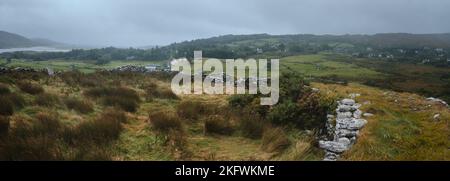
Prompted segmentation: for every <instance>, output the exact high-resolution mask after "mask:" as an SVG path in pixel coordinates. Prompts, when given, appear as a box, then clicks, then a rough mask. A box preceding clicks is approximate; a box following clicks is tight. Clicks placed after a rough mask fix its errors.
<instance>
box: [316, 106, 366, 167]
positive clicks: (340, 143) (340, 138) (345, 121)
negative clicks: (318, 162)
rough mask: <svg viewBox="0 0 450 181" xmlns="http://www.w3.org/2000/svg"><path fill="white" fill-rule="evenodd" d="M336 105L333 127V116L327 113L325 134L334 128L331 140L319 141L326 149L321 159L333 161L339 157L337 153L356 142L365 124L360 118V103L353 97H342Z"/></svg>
mask: <svg viewBox="0 0 450 181" xmlns="http://www.w3.org/2000/svg"><path fill="white" fill-rule="evenodd" d="M337 103H338V107H337V109H336V114H337V115H336V121H335V125H334V129H333V125H332V123H333V120H332V119H333V116H330V115H327V122H326V128H327V134H328V135H330V132H331V130H334V135H333V137H334V138H332V139H331V140H333V141H327V140H329V138H327V139H325V140H320V141H319V147H320V148H322V149H324V150H325V151H326V153H325V157H324V159H323V160H327V161H334V160H337V159H339V154H341V153H342V152H344V151H347V150H349V149H350V147H351V146H352V145H353V144H355V143H356V139H357V137H358V135H359V130H360V129H361V128H363V127H364V125H365V124H367V121H366V120H365V119H361V116H362V115H363V112H362V111H360V110H359V107H361V104H358V103H356V102H355V100H353V99H343V100H341V101H337Z"/></svg>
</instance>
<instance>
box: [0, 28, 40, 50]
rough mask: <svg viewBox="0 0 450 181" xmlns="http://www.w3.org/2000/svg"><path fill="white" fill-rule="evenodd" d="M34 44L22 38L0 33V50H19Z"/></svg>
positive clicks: (4, 32)
mask: <svg viewBox="0 0 450 181" xmlns="http://www.w3.org/2000/svg"><path fill="white" fill-rule="evenodd" d="M35 45H36V43H35V42H33V41H32V40H30V39H28V38H25V37H23V36H20V35H17V34H13V33H8V32H6V31H0V48H20V47H31V46H35Z"/></svg>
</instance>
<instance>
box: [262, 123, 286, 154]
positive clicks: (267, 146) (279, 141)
mask: <svg viewBox="0 0 450 181" xmlns="http://www.w3.org/2000/svg"><path fill="white" fill-rule="evenodd" d="M290 144H291V142H290V141H289V139H288V137H287V136H286V134H285V133H284V131H283V129H281V128H267V129H266V130H265V131H264V134H263V137H262V141H261V148H262V149H263V150H264V151H267V152H277V153H280V152H282V151H284V150H285V149H286V148H288V147H289V145H290Z"/></svg>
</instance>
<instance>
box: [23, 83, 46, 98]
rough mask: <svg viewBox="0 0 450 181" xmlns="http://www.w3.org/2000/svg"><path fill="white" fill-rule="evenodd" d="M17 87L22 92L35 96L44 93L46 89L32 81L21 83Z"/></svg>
mask: <svg viewBox="0 0 450 181" xmlns="http://www.w3.org/2000/svg"><path fill="white" fill-rule="evenodd" d="M17 86H18V87H19V89H20V90H21V91H23V92H26V93H28V94H33V95H35V94H40V93H43V92H44V88H42V86H41V85H39V84H37V83H33V82H30V81H20V82H18V83H17Z"/></svg>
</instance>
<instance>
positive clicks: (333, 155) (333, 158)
mask: <svg viewBox="0 0 450 181" xmlns="http://www.w3.org/2000/svg"><path fill="white" fill-rule="evenodd" d="M338 159H339V155H338V154H336V153H333V152H329V151H327V152H325V158H324V159H323V161H336V160H338Z"/></svg>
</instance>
